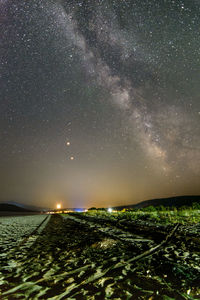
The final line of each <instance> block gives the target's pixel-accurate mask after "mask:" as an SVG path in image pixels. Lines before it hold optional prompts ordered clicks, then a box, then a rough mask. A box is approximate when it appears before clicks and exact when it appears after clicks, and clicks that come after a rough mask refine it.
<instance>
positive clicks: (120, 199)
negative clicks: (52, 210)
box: [0, 0, 200, 206]
mask: <svg viewBox="0 0 200 300" xmlns="http://www.w3.org/2000/svg"><path fill="white" fill-rule="evenodd" d="M0 8H1V9H0V11H1V16H0V22H1V29H0V30H1V36H2V41H1V53H2V54H1V86H2V87H3V88H1V94H2V95H1V103H0V111H1V120H0V122H1V132H0V141H1V150H0V151H1V172H2V174H1V198H2V199H4V198H6V199H10V198H16V197H17V198H20V199H23V201H25V200H26V201H27V202H28V201H29V202H31V203H33V202H34V203H37V204H38V203H39V201H43V202H42V203H43V205H53V203H54V201H55V199H56V198H61V199H62V201H63V202H64V205H74V206H79V205H81V206H90V205H97V206H103V205H112V204H119V203H133V202H138V201H140V200H144V199H148V198H152V197H164V196H171V195H181V194H198V193H199V192H200V190H199V187H198V181H199V177H200V139H199V132H200V123H199V119H200V101H199V100H200V99H199V95H200V85H199V78H200V77H199V76H200V32H199V26H200V17H199V13H200V4H199V2H198V1H194V0H192V1H186V0H185V1H183V0H180V1H169V0H166V1H164V0H163V1H154V0H152V1H139V0H135V1H131V0H127V1H114V0H112V1H108V0H107V1H103V0H102V1H100V0H99V1H89V0H88V1H64V0H63V1H53V0H51V1H48V2H47V1H41V0H34V1H31V2H27V1H18V2H13V1H9V0H7V1H0Z"/></svg>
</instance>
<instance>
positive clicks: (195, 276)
mask: <svg viewBox="0 0 200 300" xmlns="http://www.w3.org/2000/svg"><path fill="white" fill-rule="evenodd" d="M43 224H44V222H43ZM117 225H118V224H109V222H107V223H106V222H105V221H104V220H102V219H101V220H100V221H99V222H98V220H96V219H92V218H90V219H88V218H87V217H86V216H83V215H81V214H71V215H65V216H61V215H52V216H51V218H50V221H49V222H48V223H47V225H46V227H45V228H44V229H43V230H38V232H37V231H34V233H33V234H32V238H34V237H35V236H37V239H34V243H32V244H31V243H30V244H28V245H27V237H26V241H25V242H24V243H21V244H18V245H16V246H15V247H14V248H13V249H12V251H10V252H8V253H7V255H6V257H5V255H2V257H1V260H0V291H1V296H0V298H1V299H81V300H82V299H149V300H150V299H165V300H167V299H200V289H199V287H200V267H199V266H200V237H199V235H198V230H197V229H198V228H197V227H198V226H197V225H196V226H194V228H193V230H192V233H191V232H190V231H191V229H188V230H187V228H185V229H184V228H183V226H182V227H181V226H176V225H175V226H174V225H173V226H166V227H162V228H161V229H159V226H157V225H155V226H154V227H153V225H152V224H150V225H149V227H148V224H143V225H142V224H140V225H138V226H139V227H140V228H141V231H140V230H138V228H137V230H136V229H135V230H134V226H133V224H132V228H131V227H129V226H128V225H127V224H124V225H123V224H120V226H117ZM126 225H127V226H126ZM135 226H136V224H135ZM186 227H187V226H186ZM135 228H136V227H135ZM195 230H196V231H195ZM184 232H186V234H184ZM145 233H146V234H145ZM189 233H190V234H189ZM28 239H29V240H30V239H31V235H30V236H29V238H28ZM2 254H5V253H2Z"/></svg>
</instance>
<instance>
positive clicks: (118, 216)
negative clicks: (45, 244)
mask: <svg viewBox="0 0 200 300" xmlns="http://www.w3.org/2000/svg"><path fill="white" fill-rule="evenodd" d="M84 214H85V215H88V216H95V217H101V218H102V217H103V218H108V219H111V220H112V219H113V220H118V221H120V220H127V221H131V220H132V221H137V220H138V221H149V222H156V223H159V224H166V225H168V224H175V223H180V224H182V225H193V224H198V223H200V210H199V209H192V208H181V209H176V208H173V209H166V210H163V209H160V210H159V209H154V211H146V210H145V209H140V210H134V211H133V210H130V211H128V210H123V211H113V212H112V213H110V212H107V211H102V210H88V212H86V213H84Z"/></svg>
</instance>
